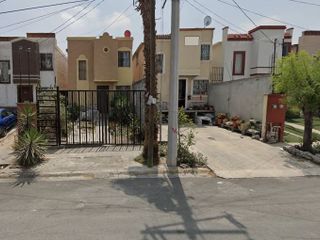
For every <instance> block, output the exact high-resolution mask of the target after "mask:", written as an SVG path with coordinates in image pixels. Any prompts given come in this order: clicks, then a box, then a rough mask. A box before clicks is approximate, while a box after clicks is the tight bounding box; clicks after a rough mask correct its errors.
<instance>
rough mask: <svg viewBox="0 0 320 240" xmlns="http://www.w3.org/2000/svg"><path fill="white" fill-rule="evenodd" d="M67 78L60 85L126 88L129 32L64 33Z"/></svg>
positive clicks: (129, 74) (128, 82)
mask: <svg viewBox="0 0 320 240" xmlns="http://www.w3.org/2000/svg"><path fill="white" fill-rule="evenodd" d="M67 40H68V50H67V51H68V82H67V83H65V84H63V87H62V88H63V89H76V90H97V89H111V90H112V89H130V88H131V86H132V64H131V56H132V43H133V38H132V37H131V36H130V34H129V35H128V34H126V36H124V37H116V38H113V37H112V36H110V35H109V34H108V33H104V34H103V35H102V36H100V37H98V38H96V37H68V38H67Z"/></svg>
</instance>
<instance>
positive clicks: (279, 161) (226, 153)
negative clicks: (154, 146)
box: [193, 126, 320, 178]
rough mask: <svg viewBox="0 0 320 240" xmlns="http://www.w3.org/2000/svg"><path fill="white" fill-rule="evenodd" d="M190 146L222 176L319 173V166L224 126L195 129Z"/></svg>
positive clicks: (291, 175)
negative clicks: (203, 156)
mask: <svg viewBox="0 0 320 240" xmlns="http://www.w3.org/2000/svg"><path fill="white" fill-rule="evenodd" d="M196 132H197V134H196V140H197V141H196V146H194V147H193V148H194V150H196V151H199V152H201V153H203V154H204V155H205V156H207V158H208V165H209V167H210V168H211V169H212V170H213V171H214V172H215V173H216V174H217V175H218V176H219V177H223V178H251V177H294V176H312V175H320V166H319V165H316V164H313V163H311V162H309V161H305V160H302V159H297V158H294V157H292V156H291V155H289V154H288V153H287V152H285V151H283V150H282V144H280V145H279V144H275V145H270V144H266V143H263V142H260V141H257V140H254V139H251V138H250V137H247V136H242V135H241V134H238V133H233V132H230V131H228V130H226V129H222V128H218V127H212V126H206V127H202V128H197V129H196Z"/></svg>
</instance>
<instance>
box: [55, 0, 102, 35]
mask: <svg viewBox="0 0 320 240" xmlns="http://www.w3.org/2000/svg"><path fill="white" fill-rule="evenodd" d="M104 1H105V0H101V1H100V2H98V3H97V4H96V5H95V6H94V7H93V8H91V9H90V10H89V11H87V12H86V13H84V14H82V15H81V16H80V17H78V18H77V19H75V20H74V21H72V22H70V23H69V24H68V25H66V26H64V27H63V28H61V29H60V30H59V31H58V32H56V33H59V32H61V31H63V30H64V29H66V28H67V27H69V26H71V25H72V24H74V23H75V22H77V21H78V20H80V19H81V18H83V17H84V16H86V15H87V14H89V13H90V12H92V11H93V10H94V9H96V8H97V7H98V6H99V5H101V4H102V3H103V2H104Z"/></svg>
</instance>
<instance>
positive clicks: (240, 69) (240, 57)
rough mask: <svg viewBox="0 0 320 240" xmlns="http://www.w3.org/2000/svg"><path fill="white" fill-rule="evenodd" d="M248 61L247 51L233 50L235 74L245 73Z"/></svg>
mask: <svg viewBox="0 0 320 240" xmlns="http://www.w3.org/2000/svg"><path fill="white" fill-rule="evenodd" d="M245 61H246V52H244V51H236V52H233V71H232V73H233V75H244V67H245Z"/></svg>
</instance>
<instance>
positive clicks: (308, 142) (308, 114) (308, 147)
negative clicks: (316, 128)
mask: <svg viewBox="0 0 320 240" xmlns="http://www.w3.org/2000/svg"><path fill="white" fill-rule="evenodd" d="M303 117H304V133H303V145H302V150H303V151H310V152H311V151H312V128H313V111H310V110H306V109H304V110H303Z"/></svg>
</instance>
